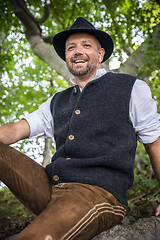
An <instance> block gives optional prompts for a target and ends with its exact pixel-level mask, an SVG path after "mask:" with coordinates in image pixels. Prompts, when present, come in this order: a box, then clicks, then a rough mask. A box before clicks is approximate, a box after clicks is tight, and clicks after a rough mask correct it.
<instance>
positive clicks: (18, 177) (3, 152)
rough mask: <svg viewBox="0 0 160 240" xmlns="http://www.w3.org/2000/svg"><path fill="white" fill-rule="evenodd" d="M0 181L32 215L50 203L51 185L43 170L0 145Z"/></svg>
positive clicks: (10, 148) (10, 149)
mask: <svg viewBox="0 0 160 240" xmlns="http://www.w3.org/2000/svg"><path fill="white" fill-rule="evenodd" d="M0 180H1V181H2V182H3V183H4V184H6V185H7V186H8V188H9V189H10V190H11V191H12V192H13V194H14V195H15V196H16V197H17V198H18V199H19V200H20V201H21V202H22V203H23V204H24V205H25V206H26V207H27V208H28V209H30V210H31V211H32V212H33V213H35V214H36V215H38V214H40V213H41V212H42V211H43V210H44V208H45V207H46V206H47V204H48V202H49V201H50V196H51V189H52V184H51V182H50V180H49V178H48V176H47V174H46V172H45V170H44V168H43V167H42V166H41V165H40V164H38V163H36V162H35V161H33V160H32V159H31V158H29V157H27V156H26V155H24V154H22V153H20V152H19V151H17V150H15V149H14V148H12V147H9V146H8V145H4V144H2V143H0Z"/></svg>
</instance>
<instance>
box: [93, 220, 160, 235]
mask: <svg viewBox="0 0 160 240" xmlns="http://www.w3.org/2000/svg"><path fill="white" fill-rule="evenodd" d="M159 239H160V217H154V216H153V217H149V218H141V219H139V220H137V221H136V222H134V223H132V224H131V225H127V224H122V225H117V226H115V227H112V228H111V229H109V230H107V231H104V232H102V233H101V234H99V235H98V236H96V237H94V238H93V239H92V240H159Z"/></svg>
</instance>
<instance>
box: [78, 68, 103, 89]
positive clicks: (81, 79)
mask: <svg viewBox="0 0 160 240" xmlns="http://www.w3.org/2000/svg"><path fill="white" fill-rule="evenodd" d="M98 69H100V68H98ZM98 69H96V71H95V72H92V73H88V74H85V75H81V76H76V77H75V79H74V82H75V83H76V84H77V85H78V86H79V87H80V88H81V89H82V90H83V88H84V87H85V86H86V85H87V83H89V82H90V81H92V79H93V78H94V77H95V76H96V72H97V70H98Z"/></svg>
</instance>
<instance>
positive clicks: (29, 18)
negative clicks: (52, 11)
mask: <svg viewBox="0 0 160 240" xmlns="http://www.w3.org/2000/svg"><path fill="white" fill-rule="evenodd" d="M11 2H12V4H13V6H14V8H15V14H16V16H17V17H18V18H19V19H20V20H21V22H22V23H23V25H24V26H25V28H26V37H27V38H28V36H31V35H37V34H38V35H41V29H40V26H39V23H38V21H37V20H36V19H35V17H34V16H33V15H32V14H31V13H30V12H29V10H28V9H27V5H26V3H25V1H24V0H11Z"/></svg>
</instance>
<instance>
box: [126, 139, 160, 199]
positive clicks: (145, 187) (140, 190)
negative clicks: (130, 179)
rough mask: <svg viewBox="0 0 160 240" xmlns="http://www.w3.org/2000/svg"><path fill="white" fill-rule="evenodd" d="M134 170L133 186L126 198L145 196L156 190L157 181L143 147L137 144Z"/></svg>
mask: <svg viewBox="0 0 160 240" xmlns="http://www.w3.org/2000/svg"><path fill="white" fill-rule="evenodd" d="M135 166H136V167H135V169H134V176H135V178H134V184H133V186H132V187H131V188H130V190H129V191H128V198H129V199H131V198H136V197H138V196H141V195H147V194H149V193H151V192H153V191H154V190H155V189H157V188H158V181H157V179H156V177H155V175H154V173H153V170H152V166H151V164H150V160H149V156H148V154H147V153H146V151H145V148H144V146H143V145H142V144H141V143H138V146H137V152H136V158H135Z"/></svg>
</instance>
